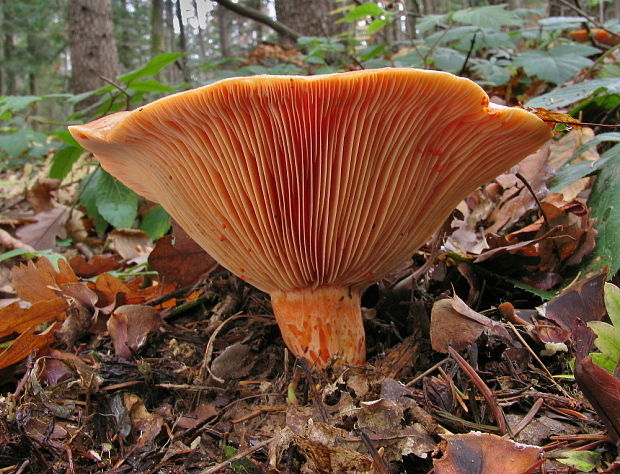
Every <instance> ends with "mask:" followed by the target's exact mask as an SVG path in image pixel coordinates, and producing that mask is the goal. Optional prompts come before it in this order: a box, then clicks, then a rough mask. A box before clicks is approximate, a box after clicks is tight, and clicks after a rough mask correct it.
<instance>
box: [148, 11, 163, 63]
mask: <svg viewBox="0 0 620 474" xmlns="http://www.w3.org/2000/svg"><path fill="white" fill-rule="evenodd" d="M163 52H164V2H163V0H152V1H151V57H155V56H157V55H158V54H161V53H163Z"/></svg>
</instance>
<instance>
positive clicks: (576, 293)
mask: <svg viewBox="0 0 620 474" xmlns="http://www.w3.org/2000/svg"><path fill="white" fill-rule="evenodd" d="M606 277H607V268H604V269H603V270H601V272H600V273H598V274H596V275H594V276H591V277H589V278H585V279H583V280H579V281H578V282H576V283H575V284H573V285H571V286H569V287H568V288H566V289H565V290H564V291H562V293H560V294H559V295H558V296H556V297H555V298H553V299H552V300H551V301H549V302H547V303H546V304H545V305H544V306H543V307H542V313H543V315H544V316H545V317H546V318H547V319H550V320H551V321H554V322H555V323H557V324H558V325H559V326H560V327H562V328H564V329H566V330H567V331H572V330H573V329H574V328H575V327H576V326H577V324H578V321H579V320H581V321H583V322H589V321H600V320H601V319H603V318H604V317H605V315H606V314H607V310H606V309H605V302H604V300H603V286H604V284H605V280H606Z"/></svg>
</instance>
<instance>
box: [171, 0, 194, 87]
mask: <svg viewBox="0 0 620 474" xmlns="http://www.w3.org/2000/svg"><path fill="white" fill-rule="evenodd" d="M175 5H176V15H177V21H178V22H179V52H181V53H187V38H186V36H185V25H184V24H183V15H182V14H181V2H180V0H177V1H176V3H175ZM177 64H178V65H179V67H180V68H181V74H183V80H184V81H185V82H190V81H191V78H190V76H189V71H188V70H187V58H185V57H183V58H181V59H179V61H178V62H177Z"/></svg>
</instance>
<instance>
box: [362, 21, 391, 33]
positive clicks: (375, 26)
mask: <svg viewBox="0 0 620 474" xmlns="http://www.w3.org/2000/svg"><path fill="white" fill-rule="evenodd" d="M390 21H391V20H382V19H381V18H377V19H375V20H373V21H372V22H371V23H370V25H368V27H367V28H366V33H368V34H370V33H374V32H375V31H379V30H380V29H381V28H383V27H384V26H386V25H389V24H390Z"/></svg>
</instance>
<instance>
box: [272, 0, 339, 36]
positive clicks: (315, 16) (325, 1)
mask: <svg viewBox="0 0 620 474" xmlns="http://www.w3.org/2000/svg"><path fill="white" fill-rule="evenodd" d="M339 6H341V5H340V4H338V3H337V2H336V0H315V1H312V2H309V1H307V0H276V17H277V18H278V21H279V22H280V23H284V24H285V25H286V26H288V27H290V28H292V29H293V30H295V31H297V32H298V33H301V34H302V35H304V36H323V37H328V36H334V35H337V34H338V33H342V32H344V31H346V29H347V28H348V25H347V24H346V23H335V21H336V20H337V19H338V18H339V16H336V15H330V12H331V11H332V10H334V9H336V8H338V7H339ZM280 41H281V42H283V43H287V42H289V43H290V39H288V38H286V37H282V36H281V37H280Z"/></svg>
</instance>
